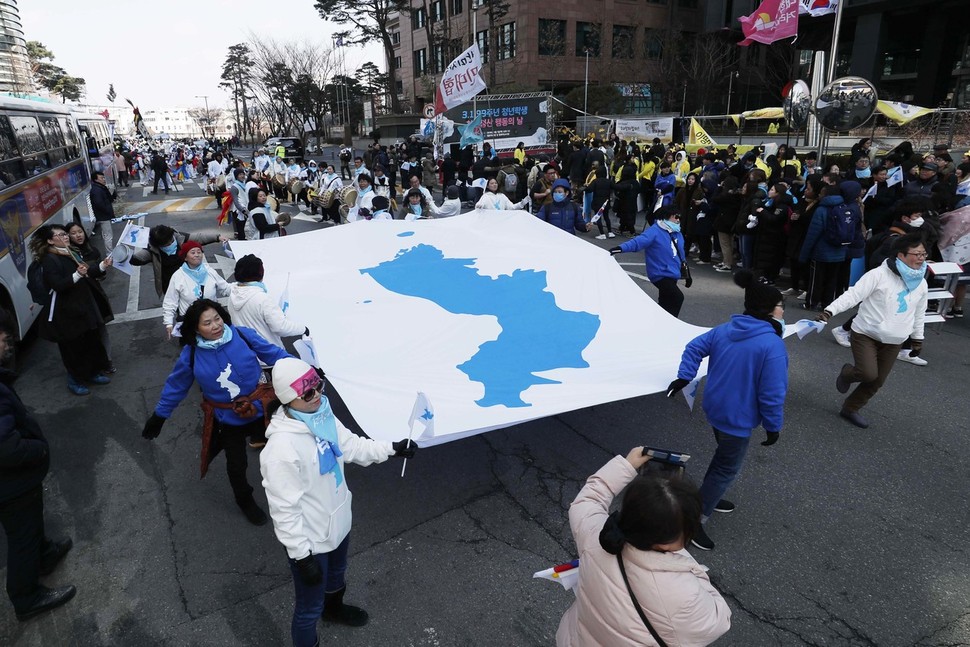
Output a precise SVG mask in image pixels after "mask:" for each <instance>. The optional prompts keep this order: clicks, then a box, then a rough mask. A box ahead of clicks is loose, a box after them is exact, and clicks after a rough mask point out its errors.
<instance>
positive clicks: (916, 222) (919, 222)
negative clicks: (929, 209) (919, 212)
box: [909, 216, 925, 229]
mask: <svg viewBox="0 0 970 647" xmlns="http://www.w3.org/2000/svg"><path fill="white" fill-rule="evenodd" d="M924 222H925V221H924V220H923V216H920V217H919V218H913V219H912V220H910V221H909V226H910V227H913V228H916V229H919V228H920V227H922V226H923V223H924Z"/></svg>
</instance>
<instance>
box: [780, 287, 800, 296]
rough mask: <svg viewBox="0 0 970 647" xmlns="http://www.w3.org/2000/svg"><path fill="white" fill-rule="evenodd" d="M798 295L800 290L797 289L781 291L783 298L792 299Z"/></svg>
mask: <svg viewBox="0 0 970 647" xmlns="http://www.w3.org/2000/svg"><path fill="white" fill-rule="evenodd" d="M796 294H798V290H796V289H795V288H788V289H787V290H782V291H781V296H783V297H791V296H795V295H796Z"/></svg>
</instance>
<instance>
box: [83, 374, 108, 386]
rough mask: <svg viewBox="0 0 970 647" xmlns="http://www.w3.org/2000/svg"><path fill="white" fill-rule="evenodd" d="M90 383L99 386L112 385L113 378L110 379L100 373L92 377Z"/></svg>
mask: <svg viewBox="0 0 970 647" xmlns="http://www.w3.org/2000/svg"><path fill="white" fill-rule="evenodd" d="M88 382H90V383H91V384H99V385H105V384H111V378H110V377H108V376H107V375H101V374H100V373H99V374H97V375H94V376H92V377H91V379H89V380H88Z"/></svg>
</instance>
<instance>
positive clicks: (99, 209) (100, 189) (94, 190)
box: [91, 182, 115, 222]
mask: <svg viewBox="0 0 970 647" xmlns="http://www.w3.org/2000/svg"><path fill="white" fill-rule="evenodd" d="M112 202H114V197H113V196H112V195H111V191H109V190H108V187H106V186H104V185H102V184H98V183H97V182H92V183H91V206H92V207H93V208H94V218H95V220H97V221H98V222H104V221H105V220H111V219H112V218H114V217H115V208H114V207H113V206H112V204H111V203H112Z"/></svg>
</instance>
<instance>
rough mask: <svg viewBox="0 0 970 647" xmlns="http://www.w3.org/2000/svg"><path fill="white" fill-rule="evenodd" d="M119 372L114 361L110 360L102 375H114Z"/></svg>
mask: <svg viewBox="0 0 970 647" xmlns="http://www.w3.org/2000/svg"><path fill="white" fill-rule="evenodd" d="M117 372H118V369H117V368H116V367H115V365H114V362H108V368H106V369H104V370H103V371H101V375H114V374H115V373H117Z"/></svg>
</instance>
